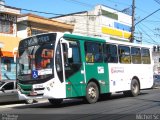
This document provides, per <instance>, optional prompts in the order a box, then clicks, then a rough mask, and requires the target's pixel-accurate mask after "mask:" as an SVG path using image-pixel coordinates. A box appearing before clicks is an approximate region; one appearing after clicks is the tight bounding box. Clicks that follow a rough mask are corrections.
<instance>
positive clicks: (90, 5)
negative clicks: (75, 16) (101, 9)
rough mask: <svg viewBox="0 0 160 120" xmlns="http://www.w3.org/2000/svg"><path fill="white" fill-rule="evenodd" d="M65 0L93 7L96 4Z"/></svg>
mask: <svg viewBox="0 0 160 120" xmlns="http://www.w3.org/2000/svg"><path fill="white" fill-rule="evenodd" d="M64 1H70V2H73V3H75V4H79V5H83V6H85V7H93V6H94V5H91V4H88V3H84V2H80V1H77V0H64Z"/></svg>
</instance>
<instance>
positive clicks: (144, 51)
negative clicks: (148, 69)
mask: <svg viewBox="0 0 160 120" xmlns="http://www.w3.org/2000/svg"><path fill="white" fill-rule="evenodd" d="M141 56H142V63H143V64H150V63H151V60H150V53H149V49H146V48H142V49H141Z"/></svg>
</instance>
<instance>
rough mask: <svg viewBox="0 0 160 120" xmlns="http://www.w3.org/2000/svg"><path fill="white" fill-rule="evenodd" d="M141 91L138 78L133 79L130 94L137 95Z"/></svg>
mask: <svg viewBox="0 0 160 120" xmlns="http://www.w3.org/2000/svg"><path fill="white" fill-rule="evenodd" d="M139 92H140V85H139V82H138V80H137V79H133V80H132V82H131V91H130V95H131V96H133V97H135V96H137V95H138V94H139Z"/></svg>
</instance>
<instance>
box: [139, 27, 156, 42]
mask: <svg viewBox="0 0 160 120" xmlns="http://www.w3.org/2000/svg"><path fill="white" fill-rule="evenodd" d="M139 28H140V29H141V30H142V32H143V33H144V34H145V35H146V36H148V37H149V38H150V39H151V40H152V41H153V42H154V43H158V42H156V41H155V40H154V39H153V38H152V37H151V36H150V35H149V34H148V33H147V32H146V31H145V30H144V29H142V28H141V27H140V26H139Z"/></svg>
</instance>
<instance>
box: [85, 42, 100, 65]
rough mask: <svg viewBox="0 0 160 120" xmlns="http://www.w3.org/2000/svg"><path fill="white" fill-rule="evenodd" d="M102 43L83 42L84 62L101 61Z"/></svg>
mask: <svg viewBox="0 0 160 120" xmlns="http://www.w3.org/2000/svg"><path fill="white" fill-rule="evenodd" d="M102 48H103V47H102V44H101V43H96V42H95V43H94V42H86V43H85V52H86V62H89V63H93V62H103V56H102Z"/></svg>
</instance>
